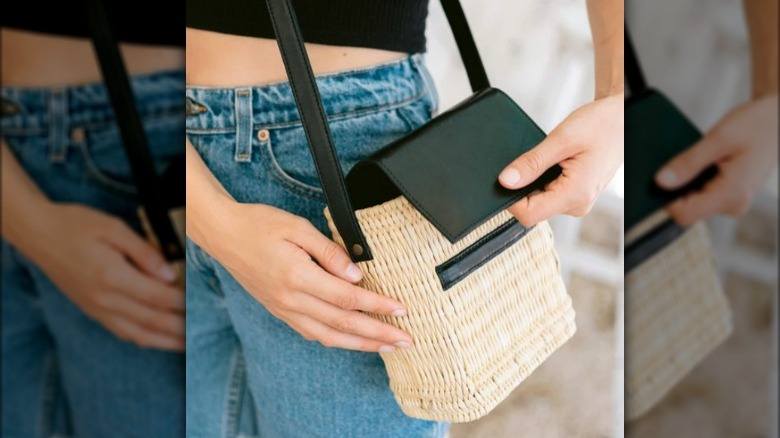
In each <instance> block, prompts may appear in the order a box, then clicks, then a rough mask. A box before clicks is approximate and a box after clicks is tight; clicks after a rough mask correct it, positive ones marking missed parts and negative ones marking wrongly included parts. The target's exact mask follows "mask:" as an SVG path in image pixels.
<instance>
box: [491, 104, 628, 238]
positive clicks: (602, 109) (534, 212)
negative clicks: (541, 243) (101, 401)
mask: <svg viewBox="0 0 780 438" xmlns="http://www.w3.org/2000/svg"><path fill="white" fill-rule="evenodd" d="M622 162H623V93H622V92H621V93H619V94H614V95H611V96H607V97H604V98H601V99H598V100H595V101H593V102H591V103H589V104H587V105H585V106H583V107H580V108H579V109H577V110H576V111H574V112H573V113H571V114H570V115H569V116H568V117H567V118H566V119H565V120H564V121H563V122H561V124H560V125H558V126H557V127H556V128H555V129H553V131H552V132H550V134H549V135H548V136H547V138H546V139H545V140H544V141H542V142H541V143H540V144H539V145H537V146H536V147H535V148H533V149H531V150H530V151H528V152H526V153H525V154H523V155H521V156H520V157H519V158H517V159H516V160H515V161H513V162H512V163H511V164H509V166H507V167H506V168H505V169H504V170H503V171H502V172H501V174H500V175H499V177H498V180H499V182H500V183H501V185H502V186H504V187H506V188H508V189H519V188H521V187H524V186H527V185H528V184H530V183H531V182H533V181H534V180H536V179H537V178H539V177H540V176H541V175H542V173H544V172H545V171H546V170H547V169H549V168H550V167H552V166H554V165H555V164H560V166H561V168H563V173H562V174H561V175H560V176H559V177H558V178H556V179H555V180H554V181H553V182H551V183H550V184H548V185H547V187H545V188H544V190H541V191H538V192H535V193H532V194H531V195H529V196H527V197H525V198H523V199H522V200H520V201H518V202H517V203H515V204H514V205H512V206H511V207H509V209H508V210H509V212H511V213H512V214H513V215H514V216H515V217H516V218H517V220H518V221H520V223H522V224H523V225H525V226H531V225H533V224H536V223H539V222H541V221H543V220H546V219H549V218H550V217H552V216H555V215H557V214H568V215H571V216H578V217H579V216H584V215H585V214H587V213H588V212H589V211H590V209H591V207H593V204H594V203H595V202H596V199H597V198H598V196H599V194H600V193H601V191H602V190H604V188H605V187H606V186H607V184H609V182H610V180H611V179H612V177H614V175H615V172H617V169H618V168H619V167H620V164H621V163H622Z"/></svg>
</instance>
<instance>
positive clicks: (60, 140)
mask: <svg viewBox="0 0 780 438" xmlns="http://www.w3.org/2000/svg"><path fill="white" fill-rule="evenodd" d="M67 125H68V94H67V92H66V91H65V90H64V89H60V88H58V89H55V90H53V91H52V94H51V96H49V148H50V149H49V160H50V161H52V162H54V163H63V162H65V159H66V154H67V147H68V143H67V140H66V139H65V130H66V129H67Z"/></svg>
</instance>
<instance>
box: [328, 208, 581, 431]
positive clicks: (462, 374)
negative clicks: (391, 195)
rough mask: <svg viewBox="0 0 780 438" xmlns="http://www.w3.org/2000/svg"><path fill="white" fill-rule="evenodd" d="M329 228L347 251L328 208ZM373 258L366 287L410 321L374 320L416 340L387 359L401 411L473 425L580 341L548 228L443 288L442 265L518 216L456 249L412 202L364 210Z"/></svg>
mask: <svg viewBox="0 0 780 438" xmlns="http://www.w3.org/2000/svg"><path fill="white" fill-rule="evenodd" d="M325 215H326V217H327V218H328V223H329V225H330V228H331V231H332V232H333V234H334V236H335V239H336V241H337V242H338V243H340V244H342V245H343V242H342V241H341V239H340V237H339V236H338V233H337V232H336V231H335V227H334V226H333V223H332V221H331V219H330V215H329V214H328V211H327V209H326V211H325ZM357 217H358V221H359V222H360V225H361V227H362V228H363V231H364V233H365V235H366V238H367V239H368V244H369V245H370V247H371V250H372V252H373V254H374V260H372V261H369V262H365V263H361V265H360V267H361V269H362V271H363V274H364V278H363V280H362V282H361V286H363V287H365V288H366V289H369V290H372V291H374V292H377V293H379V294H382V295H385V296H389V297H392V298H395V299H397V300H398V301H400V302H402V303H404V304H405V305H406V308H407V313H408V315H407V316H406V317H403V318H394V317H387V316H383V315H376V314H371V316H373V317H375V318H377V319H379V320H381V321H385V322H388V323H390V324H392V325H394V326H396V327H399V328H401V329H402V330H405V331H406V332H408V333H409V334H411V335H412V337H413V339H414V344H413V346H412V348H410V349H399V350H396V351H395V352H393V353H380V354H381V356H382V359H383V360H384V363H385V367H386V369H387V373H388V376H389V379H390V388H391V390H392V391H393V393H394V394H395V398H396V400H397V402H398V404H399V405H400V406H401V408H402V410H403V411H404V412H405V413H406V414H407V415H409V416H411V417H416V418H422V419H426V420H436V421H450V422H466V421H472V420H475V419H477V418H480V417H482V416H483V415H485V414H487V413H488V412H490V411H491V410H492V409H493V408H494V407H495V406H496V405H498V404H499V403H500V402H501V401H502V400H503V399H504V398H506V397H507V396H508V395H509V393H510V392H511V391H512V390H513V389H514V388H515V387H516V386H517V385H519V384H520V382H522V381H523V379H525V378H526V377H527V376H528V375H530V374H531V372H532V371H533V370H534V369H535V368H536V367H537V366H539V364H541V363H542V362H543V361H544V360H545V359H546V358H547V357H548V356H550V354H552V353H553V352H554V351H555V350H556V349H557V348H558V347H560V346H561V345H562V344H563V343H564V342H566V341H567V340H568V339H569V338H571V336H572V335H573V334H574V332H575V330H576V328H575V324H574V309H573V308H572V304H571V299H570V298H569V296H568V295H567V294H566V290H565V288H564V285H563V281H562V279H561V274H560V269H559V263H558V256H557V254H556V252H555V249H554V246H553V235H552V230H551V229H550V227H549V225H548V224H547V223H546V222H544V223H541V224H538V225H537V226H536V227H535V228H534V229H533V230H532V231H531V232H529V233H528V234H527V235H526V236H525V237H523V238H522V239H520V240H519V241H518V242H516V243H515V244H514V245H511V246H510V247H508V248H507V249H505V250H504V251H503V252H502V253H501V254H500V255H498V256H497V257H495V258H494V259H492V260H490V261H489V262H487V263H486V264H485V265H483V266H482V267H480V268H479V269H477V270H476V271H474V272H473V273H471V274H470V275H468V276H467V277H466V278H465V279H463V280H462V281H461V282H459V283H457V284H456V285H454V286H453V287H451V288H450V289H448V290H446V291H443V290H442V286H441V283H440V281H439V278H438V276H437V275H436V272H435V267H436V266H438V265H440V264H442V263H443V262H445V261H446V260H448V259H450V258H451V257H453V256H455V255H456V254H458V253H459V252H460V251H462V250H463V249H465V248H466V247H468V246H469V245H470V244H472V243H474V242H475V241H476V240H478V239H479V238H480V237H482V236H484V235H485V234H487V233H488V232H490V231H491V230H493V229H495V228H497V227H498V226H499V225H501V224H503V223H505V222H506V221H508V220H509V219H511V215H510V214H509V213H507V212H502V213H501V214H499V215H497V216H496V217H494V218H492V219H491V220H489V221H488V222H486V223H485V224H483V225H482V226H480V227H479V228H478V229H476V230H475V231H473V232H472V233H470V234H469V235H468V236H466V237H465V238H463V239H461V240H460V241H458V242H457V243H456V244H454V245H453V244H451V243H449V241H447V239H446V238H445V237H444V236H443V235H441V233H439V231H438V230H436V228H434V227H433V225H431V224H430V223H429V222H428V221H427V220H426V219H425V218H424V217H423V216H422V215H421V214H420V213H419V212H418V211H417V210H416V209H415V208H414V207H413V206H412V205H411V204H410V203H409V202H408V201H407V200H406V198H404V197H398V198H396V199H393V200H391V201H388V202H386V203H384V204H381V205H378V206H375V207H371V208H367V209H364V210H359V211H357Z"/></svg>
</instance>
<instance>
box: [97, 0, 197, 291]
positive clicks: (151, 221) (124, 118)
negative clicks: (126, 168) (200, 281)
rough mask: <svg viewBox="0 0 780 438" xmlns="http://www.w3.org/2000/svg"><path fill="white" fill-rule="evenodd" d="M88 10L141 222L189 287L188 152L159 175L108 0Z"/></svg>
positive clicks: (146, 232)
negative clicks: (186, 251)
mask: <svg viewBox="0 0 780 438" xmlns="http://www.w3.org/2000/svg"><path fill="white" fill-rule="evenodd" d="M84 8H85V12H86V15H87V23H88V25H89V28H90V33H91V35H92V42H93V44H94V48H95V53H96V54H97V57H98V61H99V62H100V68H101V72H102V74H103V78H104V81H105V84H106V89H107V91H108V95H109V97H110V99H111V105H112V107H113V109H114V114H115V115H116V121H117V125H118V127H119V132H120V134H121V136H122V146H123V147H124V149H125V153H126V155H127V159H128V162H129V163H130V168H131V171H132V174H133V181H134V182H135V187H136V190H137V192H138V199H139V201H140V204H141V206H140V207H139V208H138V220H139V222H140V224H141V228H142V230H143V232H144V233H145V234H146V237H147V239H148V240H149V242H150V243H151V244H152V245H154V246H156V247H157V248H158V249H160V252H161V253H162V254H163V256H164V257H165V259H166V260H167V261H168V262H170V263H171V264H172V265H173V267H174V269H176V271H177V273H178V276H177V279H176V281H177V283H178V285H179V286H181V287H184V279H185V275H184V274H185V272H184V271H185V263H184V239H185V237H184V236H185V229H184V227H185V220H184V218H185V207H184V202H185V187H184V184H185V182H184V181H185V175H184V167H185V162H184V153H183V152H182V156H181V157H180V158H179V159H177V160H174V161H173V162H172V163H171V164H170V165H169V167H168V169H166V171H165V172H164V173H163V174H162V175H158V174H157V171H156V169H155V167H154V160H153V158H152V154H151V151H150V149H149V142H148V140H147V138H146V134H145V132H144V128H143V125H142V124H141V119H140V117H139V115H138V111H137V109H136V106H135V99H134V97H133V91H132V88H131V85H130V80H129V77H128V75H127V71H126V69H125V66H124V63H123V62H122V55H121V53H120V51H119V45H118V44H117V41H116V39H115V37H114V35H113V34H112V32H111V26H110V24H109V20H108V16H107V14H106V11H105V7H104V5H103V2H102V1H101V0H88V1H86V2H84ZM183 115H184V114H182V116H183ZM182 120H183V119H182ZM182 123H183V122H182Z"/></svg>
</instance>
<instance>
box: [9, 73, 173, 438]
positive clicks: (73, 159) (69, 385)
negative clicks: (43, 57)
mask: <svg viewBox="0 0 780 438" xmlns="http://www.w3.org/2000/svg"><path fill="white" fill-rule="evenodd" d="M133 89H134V92H135V94H136V101H137V104H138V108H139V112H140V114H141V117H142V119H143V122H144V125H145V128H146V131H147V134H148V138H149V141H150V144H151V149H152V152H153V156H154V159H155V163H156V165H157V166H158V168H159V170H162V169H164V168H165V167H166V165H167V164H168V163H170V162H171V161H172V160H173V159H174V158H175V157H177V156H179V157H180V156H181V155H182V154H183V153H184V142H183V141H182V139H183V135H184V105H183V103H184V74H183V72H165V73H156V74H151V75H145V76H139V77H136V78H134V79H133ZM2 104H3V115H2V119H1V122H2V134H3V139H4V140H5V141H6V143H7V144H8V146H9V148H10V149H11V151H12V152H13V153H14V155H15V156H16V158H17V159H18V160H19V161H20V164H21V165H22V167H23V168H24V169H25V170H26V172H27V173H28V174H29V175H30V176H31V177H32V179H33V180H34V181H35V182H36V183H37V185H38V187H40V188H41V190H42V191H43V192H44V193H46V195H47V196H49V197H50V198H51V199H53V200H54V201H58V202H69V203H79V204H84V205H89V206H92V207H94V208H97V209H100V210H103V211H105V212H108V213H111V214H113V215H116V216H119V217H121V218H123V219H125V220H126V221H127V222H128V223H129V224H130V225H131V226H132V227H134V228H135V229H136V230H139V232H140V225H139V223H138V220H137V216H136V210H137V208H138V203H137V202H136V197H135V194H134V193H135V188H134V184H133V182H132V176H131V173H130V168H129V166H128V162H127V159H126V156H125V152H124V149H123V148H122V144H121V139H120V136H119V133H118V129H117V127H116V125H115V124H114V123H113V111H112V109H111V106H110V104H109V101H108V98H107V95H106V93H105V89H104V87H103V86H102V85H100V84H91V85H84V86H74V87H67V88H4V89H3V90H2ZM2 250H3V252H2V352H3V355H2V399H3V403H2V436H3V437H8V438H29V437H33V438H34V437H50V436H71V435H74V436H78V437H101V438H102V437H108V436H112V437H143V438H148V437H174V436H182V435H183V434H184V389H185V388H184V355H183V354H175V353H167V352H161V351H156V350H147V349H141V348H138V347H136V346H135V345H133V344H131V343H128V342H124V341H120V340H119V339H117V338H116V337H115V336H114V335H113V334H111V333H110V332H108V331H107V330H106V329H104V328H103V326H101V325H100V324H98V323H97V322H95V321H94V320H93V319H91V318H90V317H88V316H87V315H85V314H84V313H83V312H82V311H81V310H80V309H79V308H78V307H76V305H75V304H73V302H71V301H70V300H69V299H68V298H67V297H66V296H65V295H64V294H63V293H62V292H61V291H59V290H58V289H57V287H56V286H55V285H54V284H53V283H52V282H51V281H50V280H49V279H48V278H47V277H46V274H44V273H43V272H42V271H41V270H40V269H39V268H37V267H36V266H35V265H34V264H33V263H32V262H31V261H30V260H28V259H27V258H25V257H24V255H22V254H21V253H19V252H18V251H17V250H16V249H15V248H13V247H12V246H11V245H10V244H8V243H7V242H6V241H3V243H2Z"/></svg>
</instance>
